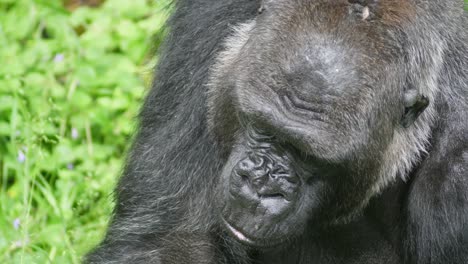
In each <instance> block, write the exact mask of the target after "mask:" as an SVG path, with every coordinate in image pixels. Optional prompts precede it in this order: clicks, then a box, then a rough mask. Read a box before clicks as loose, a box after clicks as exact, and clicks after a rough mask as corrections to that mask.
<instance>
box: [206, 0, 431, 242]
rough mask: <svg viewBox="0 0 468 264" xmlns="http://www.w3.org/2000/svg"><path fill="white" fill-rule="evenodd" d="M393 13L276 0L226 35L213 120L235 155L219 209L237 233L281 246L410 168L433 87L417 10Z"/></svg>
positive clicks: (358, 204)
mask: <svg viewBox="0 0 468 264" xmlns="http://www.w3.org/2000/svg"><path fill="white" fill-rule="evenodd" d="M306 2H307V3H306ZM393 2H394V3H395V5H398V4H401V3H400V1H393ZM387 8H390V7H387ZM382 12H385V10H383V11H382ZM392 12H393V13H392V15H393V17H390V18H386V17H385V16H380V17H379V13H378V11H376V10H372V9H370V8H369V7H366V6H359V5H356V4H350V3H348V1H300V0H295V1H290V0H288V1H286V0H275V1H268V2H267V3H266V9H265V11H264V12H262V14H260V15H259V16H258V17H257V18H256V19H255V20H253V21H249V22H248V23H245V24H242V25H238V26H237V27H236V28H235V30H234V32H233V34H232V35H231V36H230V37H229V38H228V39H227V40H226V45H225V50H224V51H222V52H221V53H220V55H219V57H218V60H217V63H216V64H215V66H214V67H213V72H212V76H211V81H210V84H209V86H210V93H209V126H210V130H211V131H212V132H213V134H214V135H215V136H216V138H217V140H218V141H219V142H220V144H222V146H223V149H224V150H225V153H226V162H225V164H224V168H223V171H222V175H220V183H219V188H220V191H219V203H220V206H219V207H220V213H221V217H222V221H224V224H225V225H226V227H227V229H228V230H229V231H230V232H231V234H232V235H234V236H235V237H236V238H237V239H239V240H241V241H243V242H244V243H247V244H250V245H252V246H257V247H261V246H273V245H276V244H281V243H282V242H284V241H285V240H288V239H290V238H294V237H296V236H299V235H301V234H302V233H304V232H306V231H307V232H308V233H313V232H314V231H313V230H314V229H315V228H317V229H320V228H323V227H324V226H325V225H328V224H336V223H340V222H343V221H347V220H349V219H351V218H352V217H353V216H356V215H358V214H359V213H360V212H361V211H362V209H363V208H364V207H365V206H366V204H367V203H368V201H369V199H370V198H371V197H372V196H374V195H375V194H377V193H378V192H379V191H380V190H381V189H382V188H383V187H385V186H387V185H388V184H389V183H390V182H391V181H392V180H393V179H395V177H396V176H397V175H401V176H404V175H405V174H407V172H408V171H409V170H410V169H411V166H412V164H413V163H414V162H415V161H416V160H417V158H418V156H419V153H420V152H421V150H423V149H424V144H425V140H426V139H427V137H428V133H429V124H430V122H431V121H430V119H431V111H432V108H431V106H430V107H429V108H427V109H426V111H424V113H423V114H422V115H421V116H419V115H420V114H421V113H422V112H423V110H425V108H426V106H427V105H428V104H429V101H430V99H431V98H432V97H433V95H432V94H430V92H427V93H426V91H424V90H422V89H421V88H420V85H421V84H419V83H413V82H412V81H411V80H412V76H410V73H411V72H412V69H411V67H412V65H411V62H409V60H411V59H412V58H411V56H413V55H412V54H410V52H407V51H408V50H409V48H408V47H405V45H406V44H405V43H408V40H407V35H406V34H405V31H404V26H405V24H404V23H405V22H404V21H405V20H406V19H407V18H408V17H409V16H410V14H409V13H410V12H411V7H410V6H408V5H403V6H402V7H398V6H394V7H393V10H392ZM427 67H428V68H430V67H432V66H431V65H427Z"/></svg>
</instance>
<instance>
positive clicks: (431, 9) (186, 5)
mask: <svg viewBox="0 0 468 264" xmlns="http://www.w3.org/2000/svg"><path fill="white" fill-rule="evenodd" d="M284 1H285V0H278V2H284ZM290 1H292V2H294V3H296V4H297V3H302V4H303V5H304V6H305V5H307V4H308V3H309V1H305V0H290ZM400 1H402V0H387V1H385V0H380V1H350V2H353V3H352V5H353V7H352V8H351V9H350V12H354V10H355V5H364V6H365V5H367V4H369V3H367V2H372V3H371V4H369V8H370V12H371V13H372V15H371V16H365V17H364V18H365V19H367V20H369V21H365V22H362V23H379V19H380V20H385V21H386V23H388V24H389V26H390V27H395V28H396V27H399V24H398V19H400V17H399V16H398V15H395V13H398V12H403V11H401V10H395V8H394V6H392V5H391V2H396V3H398V2H400ZM263 2H265V3H263ZM272 2H275V1H272V0H268V1H255V0H178V1H177V2H176V3H174V4H175V12H174V14H173V15H172V18H171V19H170V21H169V22H168V26H169V27H170V32H169V35H168V36H167V39H166V41H165V45H164V49H163V52H162V54H161V57H160V63H159V65H158V68H157V71H156V72H157V75H156V78H155V83H154V85H153V87H152V89H151V92H150V93H149V95H148V97H147V99H146V101H145V104H144V106H143V108H142V110H141V114H140V129H139V131H138V134H137V136H136V139H135V141H134V143H133V147H132V150H131V152H130V154H129V156H128V159H127V163H126V167H125V171H124V174H123V176H122V178H121V180H120V182H119V184H118V186H117V188H116V198H117V203H116V208H115V212H114V216H113V219H112V222H111V223H110V226H109V230H108V233H107V235H106V237H105V239H104V241H103V242H102V243H101V244H100V245H99V246H98V247H97V248H96V249H95V250H93V252H91V253H90V254H89V255H88V256H86V258H85V260H84V262H85V263H213V264H214V263H220V264H222V263H226V264H227V263H229V264H230V263H234V264H235V263H239V264H248V263H252V264H253V263H258V264H260V263H273V264H274V263H321V264H332V263H333V264H335V263H343V264H358V263H359V264H370V263H375V264H378V263H389V264H390V263H392V264H393V263H394V264H396V263H405V264H410V263H411V264H412V263H414V264H445V263H453V264H463V263H468V34H467V33H466V32H467V31H466V28H468V18H467V15H466V14H464V12H463V10H462V9H463V1H462V0H433V1H423V0H410V1H408V2H410V3H411V4H410V5H412V6H416V7H417V8H419V11H418V12H415V13H416V14H418V15H419V16H422V14H424V16H425V17H424V18H421V19H420V20H418V19H419V18H418V19H415V20H414V21H413V20H411V19H410V21H413V22H409V23H413V24H411V27H410V28H411V30H408V32H406V33H407V34H416V33H417V29H421V30H426V29H427V27H428V24H424V23H423V22H420V21H425V22H428V21H429V22H433V23H432V24H431V25H430V26H431V27H433V29H431V30H432V31H431V34H433V35H434V36H436V37H440V38H441V39H443V40H444V41H445V43H444V45H440V47H438V46H437V44H438V43H436V46H437V48H440V49H441V50H442V51H441V52H442V53H443V55H442V59H443V63H441V69H440V71H439V72H438V74H439V76H438V78H436V80H437V83H436V84H435V85H434V86H435V87H436V88H431V89H437V92H434V94H436V95H437V97H436V98H430V100H432V101H429V104H432V105H430V106H432V107H434V110H435V111H434V118H435V122H434V124H431V135H430V138H429V139H428V140H429V143H430V144H429V145H430V147H428V148H427V151H426V152H427V153H423V156H422V157H421V159H420V160H419V162H418V163H417V164H415V165H414V166H413V167H412V169H411V171H410V172H409V174H408V176H407V177H406V178H407V179H406V180H405V181H404V180H400V179H399V180H396V181H393V182H391V184H388V185H385V186H383V187H385V189H384V190H382V191H381V193H380V194H378V193H375V195H374V196H373V198H372V199H371V201H370V202H369V203H366V208H364V209H363V212H361V213H360V214H358V215H357V216H355V217H354V218H352V220H350V221H348V222H346V223H343V222H339V221H337V222H333V223H330V224H329V225H323V226H320V228H319V230H315V229H314V232H313V233H312V232H311V231H304V233H302V234H301V235H299V236H296V237H294V238H291V239H289V238H288V239H287V240H285V241H281V242H282V243H281V245H280V246H279V247H274V248H257V247H250V246H246V245H244V244H242V243H240V242H238V241H237V240H236V239H234V238H233V237H232V236H231V235H229V234H228V232H227V231H226V230H225V227H224V225H223V223H222V219H221V218H220V217H219V210H218V209H219V196H218V195H219V193H218V192H217V191H216V190H219V188H220V187H219V185H222V184H223V182H222V181H223V179H220V178H221V176H220V175H221V171H222V168H223V167H224V165H225V163H226V153H225V152H226V146H225V144H228V145H229V144H232V142H228V143H226V142H220V140H219V138H217V137H215V136H213V133H212V132H211V131H210V129H209V127H210V125H209V124H208V117H207V112H208V103H207V101H208V100H209V98H208V97H207V89H208V88H207V84H208V82H209V80H208V79H209V75H210V72H211V71H212V67H213V65H214V64H215V62H216V57H217V55H218V54H219V52H220V51H221V50H222V49H223V45H222V44H223V41H224V40H225V38H226V37H227V36H228V35H229V34H231V33H232V32H231V28H232V26H234V25H236V24H238V23H242V22H246V21H248V20H250V19H254V18H255V17H256V16H259V15H265V14H267V15H268V12H269V11H270V10H271V8H270V6H269V4H271V3H272ZM317 2H320V1H317ZM322 2H326V1H322ZM328 2H330V3H331V4H330V5H333V4H336V5H346V4H347V3H345V2H347V1H344V0H336V1H328ZM380 3H385V4H387V5H389V6H390V7H388V6H385V4H383V6H381V5H379V4H380ZM389 3H390V4H389ZM260 4H261V11H262V12H260V13H259V7H260ZM379 8H380V9H379ZM392 8H393V9H392ZM382 10H383V11H382ZM421 10H422V11H421ZM319 11H320V9H319ZM323 12H326V11H323ZM359 12H360V11H359ZM383 12H388V13H389V14H390V13H391V15H388V16H383V15H381V14H382V13H383ZM400 15H401V16H405V15H406V13H404V14H400ZM360 16H361V13H359V14H358V17H360ZM326 22H328V20H324V21H323V23H326ZM418 23H420V24H418ZM327 26H329V27H330V28H331V27H334V25H331V24H330V25H327V24H324V25H323V27H327ZM415 29H416V30H415ZM398 30H400V29H398ZM405 30H406V29H405V28H403V29H401V31H405ZM415 32H416V33H415ZM366 37H369V36H366ZM395 39H397V40H399V41H402V42H404V41H406V40H405V39H402V38H395ZM421 41H422V42H424V41H426V40H421ZM400 44H401V46H403V47H404V46H405V44H406V43H396V44H392V47H393V46H394V47H399V46H400ZM421 50H422V51H423V52H425V51H426V49H423V48H422V49H421ZM427 50H430V49H429V48H428V49H427ZM423 52H422V53H421V55H420V56H421V61H417V62H407V64H408V69H407V71H408V72H411V73H412V74H413V75H412V76H413V77H411V78H410V79H409V80H407V81H408V82H410V83H412V82H417V80H415V79H414V78H415V77H414V76H422V77H421V78H423V75H424V71H425V68H424V67H425V66H426V64H425V62H426V61H425V59H430V58H428V56H429V57H430V56H434V57H435V56H436V54H435V53H434V54H423ZM434 52H435V51H434ZM259 56H260V55H259ZM418 63H419V64H418ZM412 67H413V68H412ZM419 67H420V68H419ZM428 67H429V66H428ZM409 86H410V87H411V85H409ZM418 98H419V97H418ZM421 98H424V100H426V101H427V100H429V99H428V98H425V97H421ZM409 101H410V102H413V101H414V105H416V108H417V109H416V110H414V111H413V112H411V111H412V110H411V109H410V110H408V109H406V110H405V108H403V109H402V110H401V111H402V114H404V113H405V112H410V113H412V114H411V116H410V117H409V118H405V117H404V120H405V121H404V124H402V125H403V126H405V127H408V126H411V122H414V120H415V119H417V118H418V115H419V114H420V112H421V111H422V110H424V109H421V107H422V105H421V101H418V100H416V99H415V100H409ZM426 101H424V102H423V103H427V102H426ZM402 105H403V104H402ZM412 105H413V104H411V103H409V106H408V105H404V107H411V106H412ZM425 106H427V104H424V107H425ZM407 110H408V111H407ZM226 115H229V112H227V114H223V115H222V117H223V118H225V119H227V120H230V118H233V117H232V116H226ZM408 120H410V121H411V122H409V121H408ZM214 122H216V119H214ZM223 131H224V130H223ZM223 133H224V132H223ZM222 136H223V135H222ZM229 136H233V135H231V134H230V135H229ZM225 138H228V135H227V134H226V135H225ZM223 144H224V145H223ZM366 154H368V155H373V153H371V154H369V153H366ZM400 176H401V175H400ZM363 186H364V185H363ZM345 187H346V189H345V190H344V191H343V190H341V191H343V192H349V193H351V194H352V193H353V191H354V192H356V196H357V197H360V196H359V195H360V193H359V194H358V193H357V192H358V190H356V189H357V187H356V188H354V186H352V185H351V186H349V185H347V186H345ZM353 188H354V189H353ZM359 191H360V190H359ZM337 192H340V191H337ZM335 202H337V203H336V204H335V206H336V208H339V207H341V203H343V204H344V203H346V202H348V201H335ZM338 203H340V204H338ZM329 206H330V207H329V211H330V212H332V213H330V214H335V209H336V208H333V204H331V205H329ZM336 210H338V209H336ZM303 214H305V213H303ZM337 214H338V213H337ZM291 224H292V225H294V223H291ZM306 230H309V229H308V228H307V229H306Z"/></svg>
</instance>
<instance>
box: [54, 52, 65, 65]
mask: <svg viewBox="0 0 468 264" xmlns="http://www.w3.org/2000/svg"><path fill="white" fill-rule="evenodd" d="M64 59H65V56H64V55H63V54H62V53H58V54H56V55H55V57H54V62H55V63H60V62H62V61H63V60H64Z"/></svg>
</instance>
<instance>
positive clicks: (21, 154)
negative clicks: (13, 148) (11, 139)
mask: <svg viewBox="0 0 468 264" xmlns="http://www.w3.org/2000/svg"><path fill="white" fill-rule="evenodd" d="M17 159H18V162H19V163H24V161H25V160H26V155H24V152H23V151H22V150H19V151H18V158H17Z"/></svg>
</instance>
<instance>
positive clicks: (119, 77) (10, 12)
mask: <svg viewBox="0 0 468 264" xmlns="http://www.w3.org/2000/svg"><path fill="white" fill-rule="evenodd" d="M168 3H169V2H168V1H167V0H151V1H150V0H131V1H129V0H107V1H105V2H104V4H103V5H102V6H100V7H99V8H89V7H79V8H78V9H76V10H74V11H73V12H70V11H68V10H67V9H66V8H65V7H64V5H63V3H62V1H60V0H0V62H1V65H0V263H28V264H29V263H79V261H80V258H81V256H82V255H83V254H84V253H85V252H86V251H88V250H89V249H90V248H91V247H93V246H94V245H95V244H96V243H97V242H98V241H99V240H100V239H101V238H102V235H103V232H104V230H105V226H106V224H107V221H108V216H109V215H110V212H111V209H112V199H111V197H110V196H109V194H110V193H111V191H112V189H113V186H114V183H115V180H116V178H117V176H118V175H119V173H120V170H121V167H122V161H123V158H124V155H125V151H126V148H127V147H128V142H129V140H130V136H131V134H132V131H133V130H134V128H135V121H136V119H135V117H136V115H137V113H138V107H139V105H140V104H141V99H142V96H143V95H144V93H145V87H148V86H149V80H150V78H151V72H152V66H153V65H154V62H155V59H154V58H151V57H147V54H149V53H150V52H148V49H149V48H150V47H154V46H155V45H156V46H157V45H158V44H159V41H158V39H161V38H160V35H161V34H162V26H163V23H164V21H165V19H166V17H167V13H168ZM155 34H156V38H154V37H153V36H154V35H155ZM155 42H156V43H155Z"/></svg>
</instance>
